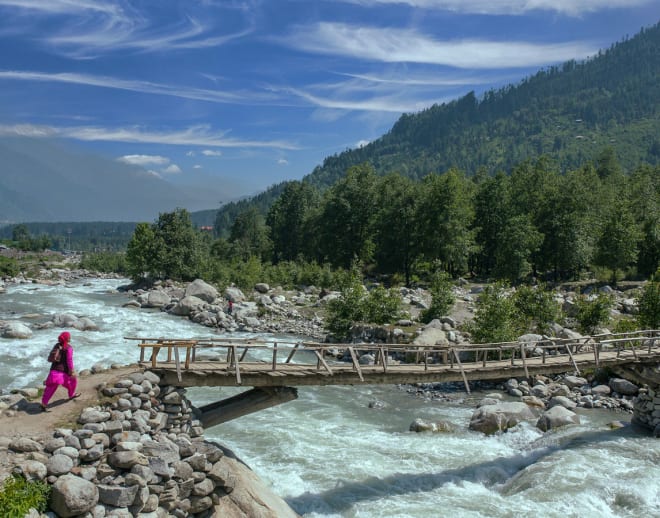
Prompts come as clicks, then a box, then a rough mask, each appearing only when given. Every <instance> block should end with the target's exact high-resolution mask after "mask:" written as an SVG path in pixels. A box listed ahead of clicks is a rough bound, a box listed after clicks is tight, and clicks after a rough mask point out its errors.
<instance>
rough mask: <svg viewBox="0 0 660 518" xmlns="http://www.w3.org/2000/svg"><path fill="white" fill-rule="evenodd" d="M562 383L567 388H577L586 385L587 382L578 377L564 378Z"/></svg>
mask: <svg viewBox="0 0 660 518" xmlns="http://www.w3.org/2000/svg"><path fill="white" fill-rule="evenodd" d="M564 383H565V384H566V385H568V387H569V388H571V389H574V388H579V387H582V386H583V385H586V384H587V380H586V379H585V378H582V377H580V376H565V377H564Z"/></svg>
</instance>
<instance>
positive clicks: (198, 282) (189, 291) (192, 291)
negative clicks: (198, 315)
mask: <svg viewBox="0 0 660 518" xmlns="http://www.w3.org/2000/svg"><path fill="white" fill-rule="evenodd" d="M185 297H197V298H198V299H202V300H203V301H205V302H209V303H210V302H213V301H214V300H215V299H217V298H218V290H217V289H215V288H214V287H213V286H211V285H210V284H208V283H206V282H204V281H203V280H202V279H195V280H194V281H193V282H191V283H190V284H188V286H187V287H186V294H185ZM185 297H184V298H185Z"/></svg>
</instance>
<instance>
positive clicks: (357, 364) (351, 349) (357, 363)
mask: <svg viewBox="0 0 660 518" xmlns="http://www.w3.org/2000/svg"><path fill="white" fill-rule="evenodd" d="M348 352H349V353H350V354H351V360H353V367H354V368H355V370H356V371H357V373H358V376H359V377H360V381H364V378H363V377H362V370H361V369H360V362H358V359H357V355H356V354H355V350H353V348H352V347H349V348H348Z"/></svg>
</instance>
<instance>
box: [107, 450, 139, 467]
mask: <svg viewBox="0 0 660 518" xmlns="http://www.w3.org/2000/svg"><path fill="white" fill-rule="evenodd" d="M108 464H110V466H112V467H113V468H119V469H131V468H132V467H133V466H135V465H136V464H139V465H141V466H147V465H148V464H149V461H148V460H147V458H146V457H145V456H144V455H142V454H141V453H140V452H138V451H134V450H129V451H115V452H113V453H111V454H110V455H108Z"/></svg>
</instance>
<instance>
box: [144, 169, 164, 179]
mask: <svg viewBox="0 0 660 518" xmlns="http://www.w3.org/2000/svg"><path fill="white" fill-rule="evenodd" d="M147 174H149V175H150V176H153V177H155V178H163V176H162V175H161V174H160V173H159V172H158V171H154V170H153V169H148V170H147Z"/></svg>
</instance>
